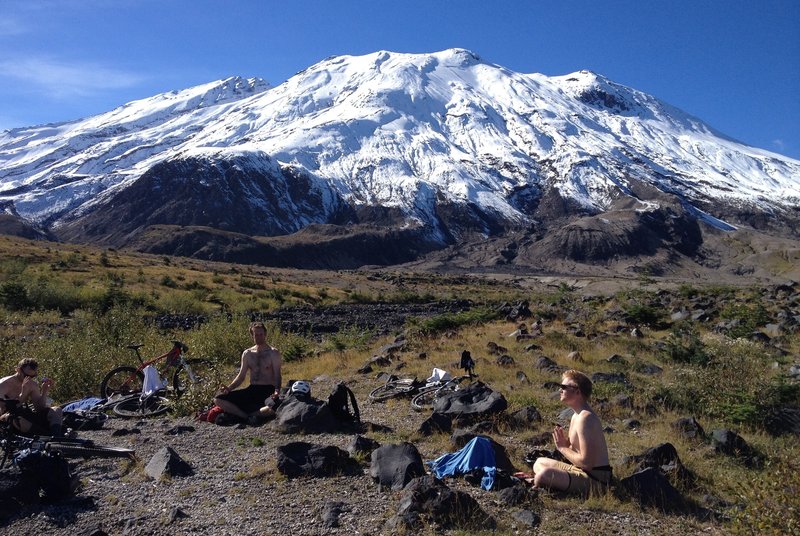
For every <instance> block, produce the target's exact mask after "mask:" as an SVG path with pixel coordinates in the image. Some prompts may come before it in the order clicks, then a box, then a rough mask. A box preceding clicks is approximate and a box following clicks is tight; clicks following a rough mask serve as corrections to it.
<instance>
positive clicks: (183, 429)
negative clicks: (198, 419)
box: [164, 426, 195, 435]
mask: <svg viewBox="0 0 800 536" xmlns="http://www.w3.org/2000/svg"><path fill="white" fill-rule="evenodd" d="M194 431H195V430H194V426H173V427H172V428H170V429H169V430H167V431H166V432H164V435H181V434H187V433H189V432H194Z"/></svg>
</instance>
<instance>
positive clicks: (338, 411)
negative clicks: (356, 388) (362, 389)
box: [328, 382, 361, 423]
mask: <svg viewBox="0 0 800 536" xmlns="http://www.w3.org/2000/svg"><path fill="white" fill-rule="evenodd" d="M328 408H330V410H331V414H332V415H333V416H334V417H335V418H336V420H337V421H339V422H342V423H359V422H361V413H360V412H359V411H358V402H356V395H354V394H353V391H351V390H350V388H349V387H347V386H346V385H345V384H343V383H341V382H340V383H337V384H336V386H335V387H334V388H333V391H331V394H330V396H329V397H328Z"/></svg>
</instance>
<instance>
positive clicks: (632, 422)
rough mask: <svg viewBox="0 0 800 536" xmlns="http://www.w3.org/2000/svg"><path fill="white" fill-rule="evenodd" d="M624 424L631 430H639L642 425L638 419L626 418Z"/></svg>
mask: <svg viewBox="0 0 800 536" xmlns="http://www.w3.org/2000/svg"><path fill="white" fill-rule="evenodd" d="M622 424H623V426H625V428H627V429H629V430H638V429H639V428H640V427H641V426H642V423H641V422H639V420H638V419H625V420H624V421H622Z"/></svg>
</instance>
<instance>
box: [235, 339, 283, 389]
mask: <svg viewBox="0 0 800 536" xmlns="http://www.w3.org/2000/svg"><path fill="white" fill-rule="evenodd" d="M242 362H243V363H244V364H245V367H246V368H247V369H248V370H249V371H250V385H272V386H274V387H280V379H281V359H280V353H279V352H278V350H277V349H275V348H272V347H271V346H262V347H260V348H259V347H258V346H252V347H250V348H248V349H247V350H245V351H244V352H242Z"/></svg>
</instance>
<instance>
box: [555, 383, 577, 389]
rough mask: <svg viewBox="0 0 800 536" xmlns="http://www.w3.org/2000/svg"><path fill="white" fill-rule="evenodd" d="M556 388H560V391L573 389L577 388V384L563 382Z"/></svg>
mask: <svg viewBox="0 0 800 536" xmlns="http://www.w3.org/2000/svg"><path fill="white" fill-rule="evenodd" d="M558 388H559V389H561V390H562V391H569V390H570V389H574V390H575V391H577V390H578V386H577V385H566V384H563V383H562V384H559V386H558Z"/></svg>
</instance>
